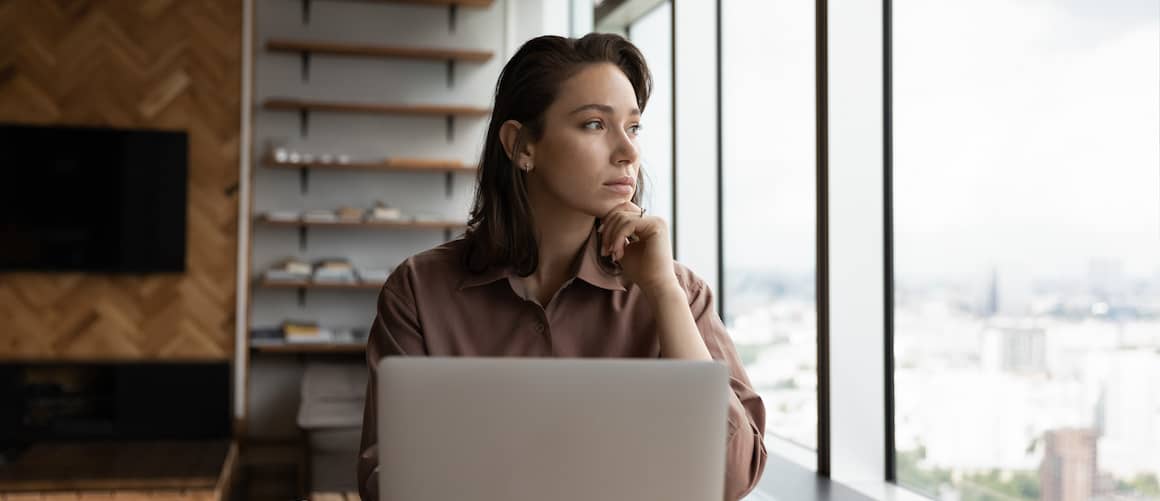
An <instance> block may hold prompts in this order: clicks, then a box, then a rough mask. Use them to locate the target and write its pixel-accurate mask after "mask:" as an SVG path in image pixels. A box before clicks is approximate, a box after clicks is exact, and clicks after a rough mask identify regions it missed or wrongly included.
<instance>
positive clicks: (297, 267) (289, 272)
mask: <svg viewBox="0 0 1160 501" xmlns="http://www.w3.org/2000/svg"><path fill="white" fill-rule="evenodd" d="M312 272H313V269H312V268H311V266H310V264H309V263H305V262H302V261H299V260H297V259H294V258H287V259H283V260H282V261H280V262H279V263H278V264H277V265H275V266H274V267H272V268H270V269H268V270H266V275H265V277H266V280H269V281H271V282H278V281H282V282H287V281H289V282H301V281H306V280H309V279H310V275H311V273H312Z"/></svg>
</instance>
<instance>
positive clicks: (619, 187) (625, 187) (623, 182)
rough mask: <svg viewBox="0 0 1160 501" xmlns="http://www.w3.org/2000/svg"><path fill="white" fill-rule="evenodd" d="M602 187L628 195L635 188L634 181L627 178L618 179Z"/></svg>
mask: <svg viewBox="0 0 1160 501" xmlns="http://www.w3.org/2000/svg"><path fill="white" fill-rule="evenodd" d="M604 187H605V188H608V189H610V190H612V191H615V192H617V193H620V194H624V195H629V194H632V192H633V190H634V189H635V188H636V180H635V179H633V178H631V177H628V176H624V177H619V178H616V179H614V180H612V181H609V182H607V183H604Z"/></svg>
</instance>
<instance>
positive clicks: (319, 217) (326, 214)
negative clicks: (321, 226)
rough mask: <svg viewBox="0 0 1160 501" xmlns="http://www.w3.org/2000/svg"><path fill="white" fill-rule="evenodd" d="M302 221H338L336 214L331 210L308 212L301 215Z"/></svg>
mask: <svg viewBox="0 0 1160 501" xmlns="http://www.w3.org/2000/svg"><path fill="white" fill-rule="evenodd" d="M302 221H303V222H307V223H333V222H335V221H338V214H335V213H334V211H332V210H322V209H315V210H308V211H306V212H305V213H303V214H302Z"/></svg>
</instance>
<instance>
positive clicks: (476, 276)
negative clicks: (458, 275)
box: [459, 228, 625, 291]
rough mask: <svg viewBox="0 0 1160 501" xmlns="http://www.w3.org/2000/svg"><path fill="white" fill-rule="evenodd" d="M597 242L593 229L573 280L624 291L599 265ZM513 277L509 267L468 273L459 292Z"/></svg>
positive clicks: (615, 276) (617, 281) (615, 279)
mask: <svg viewBox="0 0 1160 501" xmlns="http://www.w3.org/2000/svg"><path fill="white" fill-rule="evenodd" d="M598 242H599V238H598V235H597V233H596V228H593V229H592V232H591V233H589V234H588V240H587V241H586V242H585V243H584V253H583V254H582V255H581V256H580V263H579V264H580V266H579V267H578V268H577V269H576V275H575V277H573V278H579V279H580V280H583V281H585V282H587V283H589V284H591V285H594V286H596V287H600V288H601V289H606V290H610V291H623V290H625V288H624V281H623V279H622V278H621V277H620V276H619V275H614V274H612V273H610V272H609V271H607V270H606V269H605V268H604V267H603V266H601V265H600V250H599V249H598V248H597V245H598ZM515 276H516V273H515V270H514V269H512V267H511V266H493V267H490V268H488V269H486V270H484V271H483V272H482V273H468V275H467V276H466V277H464V279H463V280H462V281H461V282H460V284H459V290H463V289H466V288H468V287H476V286H480V285H485V284H490V283H492V282H495V281H496V280H500V279H503V278H512V277H515Z"/></svg>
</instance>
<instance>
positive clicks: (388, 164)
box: [262, 158, 478, 172]
mask: <svg viewBox="0 0 1160 501" xmlns="http://www.w3.org/2000/svg"><path fill="white" fill-rule="evenodd" d="M262 165H265V166H266V167H272V168H275V169H303V168H310V169H348V170H384V171H399V172H475V171H477V170H478V169H477V168H476V167H475V166H474V165H465V164H464V163H463V162H460V161H458V160H427V159H419V158H394V159H389V160H383V161H381V162H348V163H337V162H330V163H322V162H318V161H314V162H298V163H291V162H279V161H277V160H274V159H272V158H267V159H264V160H263V161H262Z"/></svg>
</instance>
